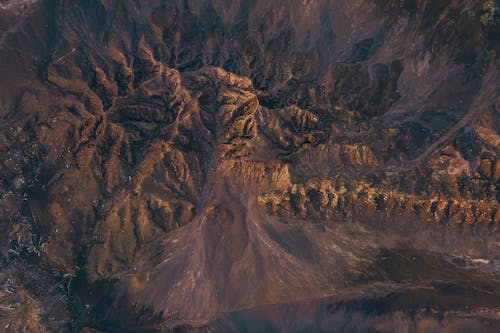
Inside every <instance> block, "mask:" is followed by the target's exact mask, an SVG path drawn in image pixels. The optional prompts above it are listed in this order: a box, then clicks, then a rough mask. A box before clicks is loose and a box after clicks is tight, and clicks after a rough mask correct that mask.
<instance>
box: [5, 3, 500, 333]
mask: <svg viewBox="0 0 500 333" xmlns="http://www.w3.org/2000/svg"><path fill="white" fill-rule="evenodd" d="M488 8H489V7H488ZM485 10H486V9H483V7H482V6H481V3H480V1H465V2H457V1H452V0H444V1H430V0H429V1H426V0H423V1H371V0H359V1H343V0H337V1H333V0H331V1H330V0H314V1H292V0H290V1H280V0H268V1H247V0H240V1H218V0H213V1H199V0H188V1H139V2H133V1H104V0H100V1H98V0H92V1H88V2H86V3H85V4H83V3H79V2H73V1H55V0H53V1H39V2H34V1H25V2H12V1H11V2H8V3H6V4H5V5H3V4H2V6H1V12H0V32H1V35H0V56H1V59H2V64H1V65H0V78H1V79H0V91H2V94H1V96H0V103H1V104H0V116H1V117H2V123H1V124H0V128H1V130H0V150H1V152H0V153H1V156H2V159H0V174H1V179H0V180H1V181H0V200H1V201H0V202H1V204H0V216H1V218H2V223H1V225H0V228H1V229H0V230H1V236H0V239H1V242H0V244H1V254H2V265H3V266H4V267H5V273H3V272H2V274H1V275H0V278H1V279H2V280H1V281H0V283H2V285H4V286H5V288H7V289H5V288H4V289H5V290H7V291H5V290H4V291H3V292H2V294H1V295H0V300H2V298H3V299H5V302H9V303H13V304H19V306H17V305H16V306H9V307H7V308H6V309H4V308H0V311H6V314H8V316H4V317H0V324H1V325H4V326H5V327H7V328H9V327H10V330H11V331H12V332H17V331H22V330H25V331H29V332H44V331H50V330H55V331H64V330H72V331H79V330H80V329H83V327H85V326H89V327H94V328H99V329H102V330H111V331H113V330H115V331H116V330H118V331H119V330H120V329H124V327H128V328H129V329H136V330H139V331H140V330H142V329H143V330H147V329H150V328H152V329H154V330H158V331H161V330H162V329H167V328H172V327H176V326H178V325H185V324H191V325H195V326H199V325H204V324H207V323H209V322H211V321H213V320H214V319H216V318H218V316H219V315H220V314H221V313H228V312H233V311H237V310H240V309H247V308H257V309H258V308H259V307H260V306H263V305H264V304H278V303H289V302H292V301H301V300H304V299H311V298H321V297H326V296H331V295H334V294H336V293H337V291H339V290H344V288H348V287H349V286H351V285H361V286H362V285H371V284H372V283H374V282H379V283H393V282H397V281H398V279H397V277H395V276H394V275H391V274H389V273H387V274H388V275H384V274H385V273H384V274H382V273H380V275H377V274H378V273H377V274H375V273H373V274H368V273H367V270H368V268H367V267H374V268H370V269H369V270H372V269H373V271H374V272H378V270H379V268H377V267H379V266H377V265H378V264H377V260H378V257H377V256H378V254H380V253H381V251H383V250H384V249H386V248H389V249H398V248H399V247H401V243H406V245H405V247H408V248H410V249H411V250H412V251H416V252H419V251H424V249H425V251H427V250H429V251H432V252H433V253H437V254H438V255H439V256H443V257H446V258H448V256H454V257H464V256H466V257H467V256H469V257H482V258H486V259H483V260H486V261H487V262H488V263H489V264H488V265H490V266H491V267H493V268H491V267H490V266H488V265H486V266H488V267H490V268H487V267H486V268H485V267H482V268H481V267H480V269H482V270H483V271H485V270H490V271H488V272H489V273H484V274H491V279H498V267H497V266H495V265H498V263H496V261H494V258H495V257H496V256H499V255H500V249H499V248H498V244H500V243H499V242H498V234H497V228H498V223H499V221H500V206H499V198H500V196H499V195H500V194H499V191H500V183H499V180H500V160H499V156H500V155H499V150H500V120H499V119H500V118H499V115H500V97H499V94H498V91H499V88H500V71H499V69H498V68H499V64H500V59H499V56H498V52H499V50H498V45H499V43H498V36H499V35H500V33H499V31H498V30H499V26H498V25H496V24H495V23H494V22H495V21H494V20H493V21H491V22H490V21H487V24H486V23H485V20H482V19H481V17H482V16H483V15H485ZM486 11H487V14H488V13H489V11H490V9H487V10H486ZM488 15H489V14H488ZM332 228H333V229H332ZM410 230H411V231H410ZM412 233H417V234H418V233H422V234H425V235H426V236H425V237H420V236H417V235H412ZM486 235H487V236H486ZM438 240H439V241H438ZM437 242H442V243H440V244H438V245H435V244H436V243H437ZM425 251H424V252H425ZM433 255H434V254H433ZM495 263H496V264H495ZM370 265H372V266H370ZM373 265H375V266H373ZM426 267H427V268H426ZM428 267H434V266H432V265H431V266H422V267H421V268H419V269H422V270H425V269H429V268H428ZM476 268H477V267H476ZM456 269H457V270H461V269H464V268H463V267H456ZM37 270H39V271H37ZM464 272H465V273H460V274H463V275H464V276H465V275H467V274H468V273H466V272H467V270H465V271H464ZM495 272H496V273H495ZM474 274H475V273H474ZM478 274H479V273H478ZM481 274H483V273H481ZM495 274H496V275H495ZM381 276H384V277H383V278H381ZM368 277H369V278H368ZM438 278H439V277H438V276H437V275H436V276H433V275H432V274H431V275H429V277H427V278H426V279H423V280H419V281H418V285H419V286H430V285H431V284H432V281H434V280H435V279H438ZM28 279H33V284H34V286H29V285H28V283H26V281H27V280H28ZM450 279H451V278H450ZM470 279H472V280H473V279H474V277H471V278H470ZM368 280H369V283H368V282H366V281H368ZM8 281H10V282H8ZM495 281H496V280H495ZM363 283H364V284H363ZM411 283H414V284H417V282H415V281H411ZM411 283H410V284H411ZM53 285H56V286H57V287H56V288H52V287H51V286H53ZM61 286H64V287H63V288H60V287H61ZM8 288H10V289H8ZM360 288H361V287H360ZM13 290H16V291H17V292H16V294H15V295H14V296H13V295H11V294H12V292H11V291H13ZM103 290H105V292H103ZM370 290H371V289H370ZM367 293H369V294H370V295H371V296H370V297H372V296H373V294H372V292H371V291H367ZM13 297H14V298H13ZM27 299H31V300H32V301H31V304H30V305H26V304H27V303H26V300H27ZM43 299H45V300H43ZM52 299H60V300H62V301H60V302H59V306H58V307H57V309H56V308H54V309H53V310H52V309H51V306H50V304H47V301H46V300H52ZM23 300H24V301H23ZM5 302H3V301H2V304H3V303H5ZM481 306H498V304H496V303H494V302H493V303H488V304H479V303H478V304H477V307H478V308H480V307H481ZM51 311H53V312H52V313H51ZM123 313H129V314H130V315H129V316H128V317H127V318H124V315H123ZM13 318H14V319H15V318H18V319H19V318H21V319H19V320H21V321H23V319H22V318H29V320H27V321H26V324H25V325H24V326H23V325H18V326H15V325H13V326H9V325H10V323H11V322H13V320H14V319H13ZM4 323H5V324H4ZM6 325H7V326H6ZM215 325H217V322H216V324H215ZM215 327H217V326H215ZM221 329H223V330H224V329H225V330H229V331H230V330H231V329H230V328H228V327H226V328H224V327H223V328H221ZM88 331H89V330H88V329H87V332H88Z"/></svg>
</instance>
